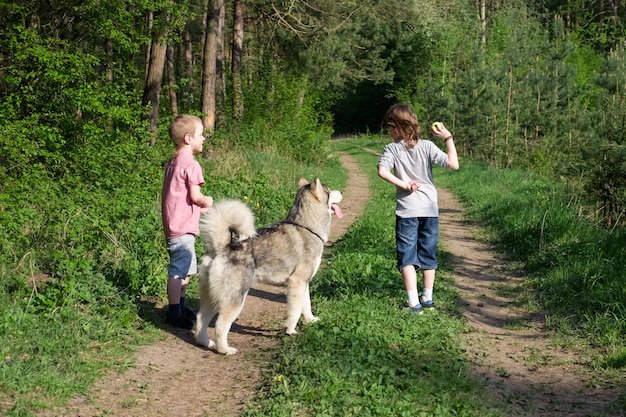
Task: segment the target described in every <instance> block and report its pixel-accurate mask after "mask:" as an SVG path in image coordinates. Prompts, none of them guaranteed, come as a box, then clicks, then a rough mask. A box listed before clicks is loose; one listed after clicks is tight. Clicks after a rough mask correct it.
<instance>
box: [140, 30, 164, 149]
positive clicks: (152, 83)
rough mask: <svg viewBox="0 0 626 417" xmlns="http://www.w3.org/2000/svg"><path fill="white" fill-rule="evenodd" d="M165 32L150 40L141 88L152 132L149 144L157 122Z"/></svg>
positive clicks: (149, 128) (154, 134)
mask: <svg viewBox="0 0 626 417" xmlns="http://www.w3.org/2000/svg"><path fill="white" fill-rule="evenodd" d="M165 52H166V45H165V34H164V33H162V32H161V33H159V34H158V35H157V36H156V38H155V39H154V40H153V41H152V45H151V47H150V61H149V63H148V74H147V75H146V84H145V87H144V90H143V100H142V105H143V106H144V107H145V106H148V105H149V107H150V108H149V110H148V130H149V131H150V132H152V138H151V139H150V145H151V146H154V144H155V141H156V133H157V127H158V122H159V94H160V92H161V82H162V80H163V67H164V66H165Z"/></svg>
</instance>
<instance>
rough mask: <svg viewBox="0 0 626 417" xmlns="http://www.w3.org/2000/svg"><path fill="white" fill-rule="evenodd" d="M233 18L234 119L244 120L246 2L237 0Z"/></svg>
mask: <svg viewBox="0 0 626 417" xmlns="http://www.w3.org/2000/svg"><path fill="white" fill-rule="evenodd" d="M233 9H234V16H233V51H232V64H231V69H232V73H233V75H232V76H233V117H234V118H235V120H237V121H241V120H242V119H243V90H242V85H241V62H242V58H243V18H244V0H235V3H234V7H233Z"/></svg>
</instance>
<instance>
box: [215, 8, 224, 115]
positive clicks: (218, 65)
mask: <svg viewBox="0 0 626 417" xmlns="http://www.w3.org/2000/svg"><path fill="white" fill-rule="evenodd" d="M225 15H226V11H225V8H224V7H223V8H222V10H221V12H220V13H219V16H218V21H219V23H218V28H217V39H216V40H215V42H216V49H217V51H216V62H215V72H216V75H215V77H216V78H215V107H216V108H217V109H223V108H224V101H225V100H226V80H225V75H224V20H225ZM221 113H222V117H220V112H217V114H218V117H217V120H216V124H217V126H218V127H219V126H223V125H225V124H226V120H225V117H224V115H223V113H224V112H223V111H222V112H221Z"/></svg>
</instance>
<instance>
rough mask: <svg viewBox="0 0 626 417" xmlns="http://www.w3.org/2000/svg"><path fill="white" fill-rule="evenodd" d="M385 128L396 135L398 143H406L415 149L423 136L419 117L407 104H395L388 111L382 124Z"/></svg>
mask: <svg viewBox="0 0 626 417" xmlns="http://www.w3.org/2000/svg"><path fill="white" fill-rule="evenodd" d="M382 126H383V128H385V129H387V130H389V131H390V132H391V131H392V130H393V131H394V132H395V133H396V139H395V140H396V142H400V141H404V143H405V144H406V146H407V147H408V148H413V147H415V145H417V142H418V141H419V139H420V136H421V135H422V131H421V129H420V125H419V122H418V120H417V115H416V114H415V112H414V111H413V109H412V108H411V106H409V105H407V104H395V105H393V106H391V107H390V108H389V110H387V113H385V117H383V122H382Z"/></svg>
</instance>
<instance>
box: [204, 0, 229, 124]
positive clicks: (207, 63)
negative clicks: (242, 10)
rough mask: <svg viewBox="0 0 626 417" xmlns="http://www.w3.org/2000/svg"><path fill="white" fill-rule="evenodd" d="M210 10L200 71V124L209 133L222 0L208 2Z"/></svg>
mask: <svg viewBox="0 0 626 417" xmlns="http://www.w3.org/2000/svg"><path fill="white" fill-rule="evenodd" d="M209 8H210V9H211V13H210V18H209V19H207V31H206V40H205V42H204V58H203V65H202V68H203V71H202V110H201V111H202V113H203V114H204V116H203V118H202V123H203V124H204V128H205V129H207V130H208V131H209V132H214V131H215V113H216V111H215V85H216V80H217V71H216V61H217V39H218V31H219V19H220V13H223V12H224V0H209Z"/></svg>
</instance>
